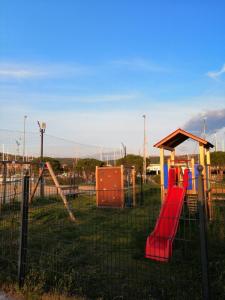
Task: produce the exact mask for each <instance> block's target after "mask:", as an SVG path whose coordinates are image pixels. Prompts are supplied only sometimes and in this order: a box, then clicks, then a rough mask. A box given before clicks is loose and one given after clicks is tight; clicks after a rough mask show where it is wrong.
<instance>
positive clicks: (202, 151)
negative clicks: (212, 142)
mask: <svg viewBox="0 0 225 300" xmlns="http://www.w3.org/2000/svg"><path fill="white" fill-rule="evenodd" d="M199 164H200V165H202V167H203V171H202V175H203V180H204V189H205V191H206V168H205V148H204V145H203V144H201V143H199Z"/></svg>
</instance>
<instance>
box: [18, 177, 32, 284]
mask: <svg viewBox="0 0 225 300" xmlns="http://www.w3.org/2000/svg"><path fill="white" fill-rule="evenodd" d="M29 183H30V176H29V175H28V174H26V175H25V176H24V178H23V197H22V202H21V226H20V246H19V259H18V283H19V287H22V286H23V284H24V280H25V272H26V259H27V233H28V205H29Z"/></svg>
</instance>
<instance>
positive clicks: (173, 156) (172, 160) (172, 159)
mask: <svg viewBox="0 0 225 300" xmlns="http://www.w3.org/2000/svg"><path fill="white" fill-rule="evenodd" d="M170 160H171V166H174V164H175V149H174V150H173V151H171V153H170Z"/></svg>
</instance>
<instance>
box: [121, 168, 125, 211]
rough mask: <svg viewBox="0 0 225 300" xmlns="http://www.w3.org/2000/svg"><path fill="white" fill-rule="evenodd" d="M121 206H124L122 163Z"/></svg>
mask: <svg viewBox="0 0 225 300" xmlns="http://www.w3.org/2000/svg"><path fill="white" fill-rule="evenodd" d="M120 168H121V200H122V201H121V203H122V204H121V207H122V208H123V207H124V179H123V165H121V167H120Z"/></svg>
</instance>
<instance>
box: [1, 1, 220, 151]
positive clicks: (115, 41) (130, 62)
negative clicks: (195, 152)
mask: <svg viewBox="0 0 225 300" xmlns="http://www.w3.org/2000/svg"><path fill="white" fill-rule="evenodd" d="M224 13H225V2H224V1H159V0H158V1H125V0H123V1H115V0H114V1H97V0H96V1H91V0H89V1H85V0H82V1H78V0H76V1H72V0H67V1H62V0H57V1H55V0H54V1H53V0H52V1H51V0H39V1H23V0H20V1H19V0H15V1H7V0H2V1H1V12H0V28H1V29H0V43H1V47H0V102H1V112H0V128H8V129H15V130H20V129H21V130H22V128H23V116H24V115H25V114H26V115H28V119H27V127H28V130H30V131H37V130H38V128H37V125H36V120H37V119H38V120H44V121H46V123H47V126H48V128H47V132H48V133H49V134H53V135H58V136H61V137H65V138H68V139H73V140H76V141H78V142H81V143H86V144H97V145H104V146H110V147H112V146H113V147H114V146H115V147H116V146H119V145H120V143H121V141H123V142H124V143H125V144H126V145H127V147H128V149H130V151H134V152H139V151H141V149H142V140H143V119H142V117H141V116H142V115H143V113H145V114H146V115H147V121H148V143H149V151H150V152H152V151H153V149H152V145H153V143H154V142H156V141H157V140H158V139H160V138H162V137H163V136H164V135H165V134H168V133H169V132H170V131H171V130H175V129H176V128H177V127H185V124H189V123H188V122H189V121H190V120H192V119H193V118H196V117H197V118H198V116H201V114H202V113H205V114H207V113H209V114H210V116H212V115H216V114H213V112H214V111H216V112H217V114H218V113H220V112H221V111H222V112H223V110H224V108H225V76H224V75H225V66H224V65H225V54H224V53H225V18H224ZM220 119H221V118H220ZM214 123H215V122H214ZM224 126H225V124H224ZM208 127H209V129H210V124H208ZM220 127H221V122H220ZM216 129H221V128H216ZM196 130H198V128H196Z"/></svg>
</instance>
